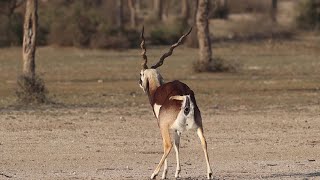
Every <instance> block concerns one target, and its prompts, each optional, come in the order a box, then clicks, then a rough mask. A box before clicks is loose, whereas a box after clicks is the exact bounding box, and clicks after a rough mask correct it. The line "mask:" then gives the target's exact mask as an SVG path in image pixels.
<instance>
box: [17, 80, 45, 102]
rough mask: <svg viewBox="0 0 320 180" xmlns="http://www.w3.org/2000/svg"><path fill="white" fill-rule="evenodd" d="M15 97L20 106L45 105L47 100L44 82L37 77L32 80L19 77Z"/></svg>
mask: <svg viewBox="0 0 320 180" xmlns="http://www.w3.org/2000/svg"><path fill="white" fill-rule="evenodd" d="M17 85H18V87H17V89H16V95H17V98H18V102H19V103H22V104H34V103H35V104H39V103H46V102H48V100H47V96H46V95H47V93H48V91H47V89H46V87H45V84H44V81H43V80H42V79H41V78H40V77H39V76H35V77H34V78H30V77H26V76H20V77H18V80H17Z"/></svg>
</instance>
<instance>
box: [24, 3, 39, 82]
mask: <svg viewBox="0 0 320 180" xmlns="http://www.w3.org/2000/svg"><path fill="white" fill-rule="evenodd" d="M37 9H38V1H37V0H27V4H26V13H25V19H24V26H23V31H24V32H23V45H22V58H23V69H22V73H23V76H25V77H29V78H33V77H34V76H35V52H36V35H37V26H38V14H37Z"/></svg>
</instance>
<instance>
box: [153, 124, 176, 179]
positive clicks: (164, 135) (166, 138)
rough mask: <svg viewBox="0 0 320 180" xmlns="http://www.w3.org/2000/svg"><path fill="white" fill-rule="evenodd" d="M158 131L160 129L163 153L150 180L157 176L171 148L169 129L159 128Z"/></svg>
mask: <svg viewBox="0 0 320 180" xmlns="http://www.w3.org/2000/svg"><path fill="white" fill-rule="evenodd" d="M160 129H161V135H162V140H163V150H164V152H163V156H162V158H161V160H160V162H159V164H158V166H157V167H156V169H155V170H154V172H153V174H152V175H151V179H154V178H155V177H156V176H157V175H158V173H159V171H160V169H161V167H162V165H163V163H164V161H165V160H166V158H167V156H168V154H169V153H170V151H171V148H172V143H171V139H170V132H169V129H168V128H160Z"/></svg>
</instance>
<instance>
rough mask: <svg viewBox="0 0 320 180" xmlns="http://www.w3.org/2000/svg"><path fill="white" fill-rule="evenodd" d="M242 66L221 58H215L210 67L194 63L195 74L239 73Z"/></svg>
mask: <svg viewBox="0 0 320 180" xmlns="http://www.w3.org/2000/svg"><path fill="white" fill-rule="evenodd" d="M239 69H240V64H239V63H235V62H229V61H227V60H225V59H223V58H221V57H214V58H212V60H211V63H210V64H209V65H203V64H200V63H199V62H198V61H197V62H194V63H193V70H194V71H195V72H233V73H234V72H238V71H239Z"/></svg>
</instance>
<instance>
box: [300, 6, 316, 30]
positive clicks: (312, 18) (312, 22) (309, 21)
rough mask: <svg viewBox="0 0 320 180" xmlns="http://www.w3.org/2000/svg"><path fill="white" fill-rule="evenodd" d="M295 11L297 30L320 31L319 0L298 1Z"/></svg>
mask: <svg viewBox="0 0 320 180" xmlns="http://www.w3.org/2000/svg"><path fill="white" fill-rule="evenodd" d="M297 11H298V15H297V17H296V23H297V26H298V27H299V28H301V29H306V30H319V29H320V0H306V1H300V3H299V5H298V9H297Z"/></svg>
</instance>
